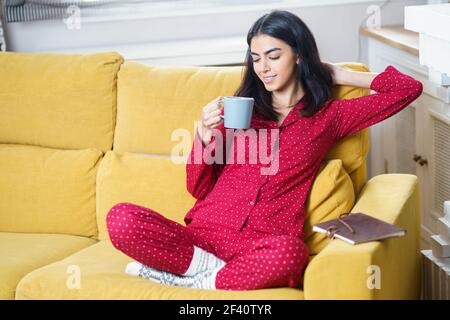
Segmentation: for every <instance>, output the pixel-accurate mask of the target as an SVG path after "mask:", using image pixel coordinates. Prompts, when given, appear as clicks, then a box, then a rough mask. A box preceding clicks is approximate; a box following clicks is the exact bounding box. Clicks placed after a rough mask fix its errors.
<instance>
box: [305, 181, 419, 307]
mask: <svg viewBox="0 0 450 320" xmlns="http://www.w3.org/2000/svg"><path fill="white" fill-rule="evenodd" d="M351 212H353V213H355V212H364V213H367V214H369V215H371V216H373V217H376V218H378V219H380V220H383V221H386V222H388V223H392V224H395V225H397V226H399V227H402V228H405V229H406V230H407V234H406V236H404V237H400V238H390V239H385V240H382V241H372V242H368V243H363V244H359V245H355V246H353V245H350V244H348V243H346V242H344V241H341V240H339V239H334V240H330V243H329V244H328V245H327V246H326V247H325V248H324V249H323V250H322V251H321V252H320V253H319V254H317V256H315V257H314V258H313V259H312V261H311V262H310V264H309V265H308V266H307V268H306V271H305V277H304V293H305V299H419V298H420V284H421V279H420V277H421V273H420V271H421V270H420V199H419V180H418V178H417V176H415V175H411V174H383V175H378V176H376V177H373V178H372V179H370V180H369V181H368V182H367V183H366V184H365V186H364V188H363V189H362V191H361V193H360V195H359V197H358V200H357V202H356V204H355V206H354V207H353V209H352V211H351Z"/></svg>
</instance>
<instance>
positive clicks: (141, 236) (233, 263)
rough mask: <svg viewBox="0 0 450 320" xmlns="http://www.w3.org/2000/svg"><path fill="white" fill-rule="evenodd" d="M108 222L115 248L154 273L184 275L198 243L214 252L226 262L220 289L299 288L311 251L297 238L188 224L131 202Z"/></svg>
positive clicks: (218, 284)
mask: <svg viewBox="0 0 450 320" xmlns="http://www.w3.org/2000/svg"><path fill="white" fill-rule="evenodd" d="M106 222H107V227H108V232H109V236H110V239H111V242H112V244H113V245H114V247H115V248H117V249H118V250H120V251H122V252H123V253H125V254H126V255H127V256H129V257H131V258H133V259H134V260H136V261H138V262H140V263H143V264H145V265H147V266H149V267H152V268H154V269H158V270H162V271H166V272H170V273H174V274H178V275H182V274H183V273H185V272H186V270H187V269H188V268H189V265H190V262H191V260H192V257H193V254H194V245H195V246H197V247H200V248H202V249H203V250H205V251H208V252H210V253H212V254H214V255H215V256H217V257H218V258H220V259H222V260H223V261H225V262H226V264H225V266H224V267H223V268H222V269H220V271H219V272H218V273H217V276H216V289H222V290H253V289H262V288H275V287H292V288H296V287H298V285H299V283H300V281H301V278H302V275H303V272H304V269H305V267H306V264H307V262H308V249H307V247H306V245H305V244H304V242H303V241H301V240H300V239H298V238H296V237H291V236H287V235H270V234H263V233H257V232H255V231H253V230H251V229H250V228H244V229H243V230H242V231H235V230H231V229H229V228H226V227H223V226H219V225H211V226H208V227H205V226H196V227H194V226H192V225H193V223H191V224H189V225H188V226H183V225H181V224H179V223H177V222H175V221H172V220H170V219H167V218H165V217H164V216H162V215H160V214H159V213H157V212H155V211H153V210H151V209H148V208H146V207H142V206H139V205H135V204H132V203H126V202H124V203H119V204H117V205H115V206H113V207H112V208H111V210H110V211H109V213H108V215H107V218H106Z"/></svg>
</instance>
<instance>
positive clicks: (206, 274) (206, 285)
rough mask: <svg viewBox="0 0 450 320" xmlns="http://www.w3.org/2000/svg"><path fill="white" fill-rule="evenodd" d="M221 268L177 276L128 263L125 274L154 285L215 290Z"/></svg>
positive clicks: (135, 263)
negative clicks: (149, 281)
mask: <svg viewBox="0 0 450 320" xmlns="http://www.w3.org/2000/svg"><path fill="white" fill-rule="evenodd" d="M222 268H223V266H220V267H217V268H214V269H208V270H206V271H203V272H199V273H197V274H195V275H194V276H179V275H176V274H173V273H170V272H165V271H161V270H156V269H153V268H151V267H148V266H146V265H143V264H142V263H139V262H137V261H134V262H130V263H129V264H128V265H127V267H126V269H125V272H126V273H128V274H131V275H135V276H139V277H141V278H145V279H148V280H151V281H154V282H156V283H162V284H167V285H174V286H184V287H191V288H198V289H209V290H215V289H216V276H217V273H218V272H219V270H220V269H222Z"/></svg>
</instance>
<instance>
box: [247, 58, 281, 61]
mask: <svg viewBox="0 0 450 320" xmlns="http://www.w3.org/2000/svg"><path fill="white" fill-rule="evenodd" d="M279 58H280V57H273V58H269V59H270V60H278V59H279ZM259 60H260V59H258V60H253V62H258V61H259Z"/></svg>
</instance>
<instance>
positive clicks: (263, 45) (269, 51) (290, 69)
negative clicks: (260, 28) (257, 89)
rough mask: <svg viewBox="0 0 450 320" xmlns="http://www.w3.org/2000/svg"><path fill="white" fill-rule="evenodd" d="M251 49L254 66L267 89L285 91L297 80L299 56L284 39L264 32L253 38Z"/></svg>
mask: <svg viewBox="0 0 450 320" xmlns="http://www.w3.org/2000/svg"><path fill="white" fill-rule="evenodd" d="M250 51H251V55H252V58H253V68H254V70H255V72H256V75H257V76H258V78H259V79H260V80H261V81H262V82H263V83H264V86H265V87H266V90H267V91H271V92H273V91H283V89H284V88H286V87H287V86H289V85H290V84H291V83H293V82H294V81H296V80H295V79H296V78H295V69H296V64H297V63H299V61H300V60H299V58H298V57H297V56H296V55H294V53H293V52H292V49H291V47H290V46H289V45H288V44H286V43H285V42H284V41H282V40H279V39H277V38H274V37H271V36H268V35H265V34H262V35H257V36H255V37H253V38H252V40H251V43H250Z"/></svg>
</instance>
